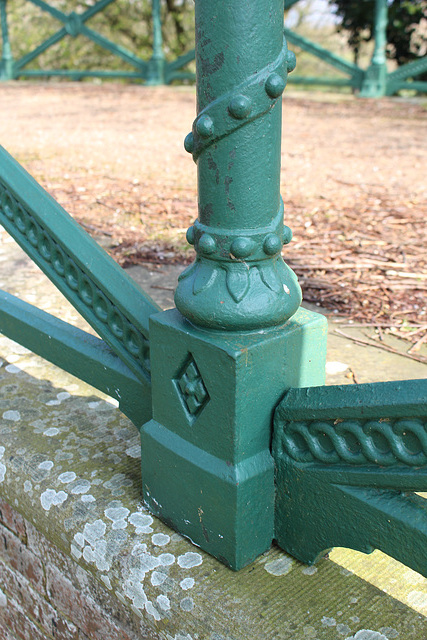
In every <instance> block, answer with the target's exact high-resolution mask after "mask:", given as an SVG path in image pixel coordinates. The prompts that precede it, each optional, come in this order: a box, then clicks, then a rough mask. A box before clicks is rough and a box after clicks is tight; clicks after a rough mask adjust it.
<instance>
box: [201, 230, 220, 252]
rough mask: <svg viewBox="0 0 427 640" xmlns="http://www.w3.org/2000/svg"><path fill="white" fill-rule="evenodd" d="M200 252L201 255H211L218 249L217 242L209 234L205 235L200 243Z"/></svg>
mask: <svg viewBox="0 0 427 640" xmlns="http://www.w3.org/2000/svg"><path fill="white" fill-rule="evenodd" d="M197 248H198V250H199V251H200V253H204V254H205V255H210V254H211V253H213V252H214V251H215V249H216V242H215V240H214V239H213V238H212V236H210V235H209V234H208V233H204V234H203V235H202V236H201V238H200V240H199V243H198V247H197Z"/></svg>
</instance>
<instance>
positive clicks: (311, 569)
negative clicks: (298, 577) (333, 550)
mask: <svg viewBox="0 0 427 640" xmlns="http://www.w3.org/2000/svg"><path fill="white" fill-rule="evenodd" d="M301 573H303V574H304V575H305V576H314V574H315V573H317V567H314V566H311V567H304V569H303V570H302V571H301Z"/></svg>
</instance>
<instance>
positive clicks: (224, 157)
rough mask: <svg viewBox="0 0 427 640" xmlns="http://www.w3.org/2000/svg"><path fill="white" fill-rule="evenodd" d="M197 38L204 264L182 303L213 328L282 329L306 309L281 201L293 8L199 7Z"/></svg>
mask: <svg viewBox="0 0 427 640" xmlns="http://www.w3.org/2000/svg"><path fill="white" fill-rule="evenodd" d="M196 29H197V37H198V46H197V47H196V64H197V101H198V117H197V118H196V120H195V122H194V125H193V131H192V133H190V134H189V136H187V139H186V148H187V150H188V151H191V152H192V153H193V157H194V159H195V160H196V162H197V165H198V190H199V218H198V220H197V221H196V222H195V224H194V226H192V227H191V228H190V229H189V230H188V233H187V238H188V241H189V242H190V243H191V244H193V245H194V247H195V249H196V252H197V259H196V261H195V263H194V264H193V266H192V267H190V269H188V270H187V271H186V272H185V273H184V274H183V275H182V276H181V279H180V282H179V285H178V289H177V291H176V296H175V302H176V305H177V308H178V309H179V310H180V311H181V312H182V313H183V314H184V315H185V316H186V317H187V318H189V319H190V320H191V321H192V322H195V323H196V324H198V325H201V326H205V327H210V328H216V329H226V330H236V329H255V328H260V327H265V326H271V325H275V324H278V323H280V322H284V321H285V320H287V319H288V318H289V317H290V316H292V315H293V313H295V311H296V310H297V309H298V307H299V305H300V302H301V292H300V288H299V285H298V283H297V280H296V277H295V275H294V274H293V272H292V271H291V270H290V269H289V267H287V266H286V265H285V263H284V262H283V259H282V257H281V250H282V247H283V244H286V243H288V242H289V241H290V240H291V237H292V234H291V231H290V229H289V228H287V227H284V226H283V206H282V201H281V198H280V158H281V155H280V154H281V118H282V107H281V94H282V92H283V90H284V88H285V85H286V79H287V73H288V68H289V69H290V70H292V69H293V67H294V65H295V62H294V55H293V54H289V55H288V51H287V47H286V43H285V44H284V41H283V2H282V1H280V0H275V1H272V0H263V1H261V2H256V3H250V6H248V3H243V2H230V3H225V2H199V3H196ZM266 33H268V37H266Z"/></svg>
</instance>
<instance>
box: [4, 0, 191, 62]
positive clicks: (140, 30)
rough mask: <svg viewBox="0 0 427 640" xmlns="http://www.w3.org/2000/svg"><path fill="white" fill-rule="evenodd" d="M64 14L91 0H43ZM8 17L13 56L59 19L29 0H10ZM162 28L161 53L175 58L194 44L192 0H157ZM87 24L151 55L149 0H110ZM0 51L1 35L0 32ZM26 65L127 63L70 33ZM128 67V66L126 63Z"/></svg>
mask: <svg viewBox="0 0 427 640" xmlns="http://www.w3.org/2000/svg"><path fill="white" fill-rule="evenodd" d="M47 1H48V3H49V4H50V5H51V6H53V7H54V8H56V9H59V10H60V11H63V12H64V13H66V14H68V13H71V12H72V11H75V12H77V13H83V12H84V11H85V10H86V9H88V8H90V7H92V6H93V5H94V4H95V0H47ZM7 6H8V22H9V29H10V41H11V46H12V52H13V54H14V58H15V59H19V58H20V57H21V56H23V55H25V54H27V53H28V52H29V51H31V50H32V49H35V48H36V47H37V46H38V45H39V44H40V43H41V42H43V40H45V39H47V38H48V37H50V36H51V35H52V34H53V33H55V32H56V31H57V30H58V28H60V27H61V24H60V23H59V22H58V20H56V19H54V18H53V17H51V16H50V15H49V14H48V13H46V12H44V11H42V10H40V8H39V7H38V6H36V5H35V4H33V2H31V1H30V0H9V2H8V5H7ZM161 8H162V32H163V40H164V50H165V55H166V57H167V58H169V59H174V58H176V57H177V56H179V55H181V54H182V53H184V52H186V51H188V50H189V49H191V48H192V47H194V2H193V0H162V3H161ZM87 26H88V27H91V28H93V29H94V30H95V31H98V32H99V33H101V35H103V36H105V37H107V38H109V39H110V40H112V41H113V42H115V43H116V44H118V45H120V46H122V47H124V48H126V49H128V50H130V51H132V52H134V53H135V54H136V55H138V56H140V57H141V58H143V59H144V60H148V59H149V58H150V57H151V55H152V42H153V32H152V6H151V0H115V2H112V3H111V4H110V5H108V6H107V7H106V8H105V9H104V10H103V11H102V12H101V13H99V14H98V15H96V16H94V17H93V18H91V19H90V20H89V21H88V23H87ZM0 51H1V38H0ZM29 68H31V69H40V68H41V69H52V68H55V69H63V70H66V69H80V70H86V69H97V68H104V69H105V68H108V69H123V68H124V69H126V68H127V66H126V63H125V62H123V61H122V60H120V59H119V58H116V57H114V56H113V55H112V54H111V55H110V54H109V53H108V52H106V51H105V49H102V48H101V47H99V46H97V45H96V44H94V43H93V42H91V41H90V40H88V39H87V38H85V37H84V36H81V35H79V36H77V38H71V37H69V36H67V37H65V38H64V39H62V40H61V41H60V42H59V43H57V44H56V45H54V46H53V47H52V48H49V49H48V50H47V51H46V52H45V53H43V54H42V55H41V56H40V57H38V58H36V59H35V60H33V61H32V62H31V64H30V65H29ZM129 70H130V71H131V70H133V68H132V67H130V65H129Z"/></svg>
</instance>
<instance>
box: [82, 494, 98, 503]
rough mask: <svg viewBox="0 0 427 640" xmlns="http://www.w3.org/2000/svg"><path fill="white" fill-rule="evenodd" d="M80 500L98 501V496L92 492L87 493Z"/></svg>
mask: <svg viewBox="0 0 427 640" xmlns="http://www.w3.org/2000/svg"><path fill="white" fill-rule="evenodd" d="M80 500H81V501H82V502H96V498H95V497H94V496H93V495H92V494H91V493H86V494H85V495H83V496H82V497H81V498H80Z"/></svg>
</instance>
